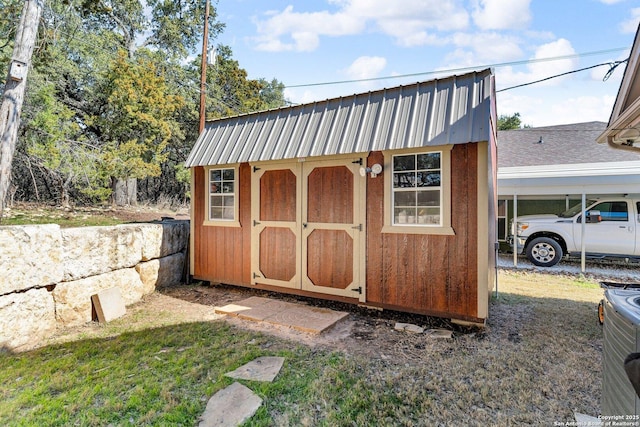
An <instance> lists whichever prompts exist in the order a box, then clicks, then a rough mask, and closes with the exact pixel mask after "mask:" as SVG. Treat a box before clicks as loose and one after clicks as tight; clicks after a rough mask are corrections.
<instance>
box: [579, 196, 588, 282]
mask: <svg viewBox="0 0 640 427" xmlns="http://www.w3.org/2000/svg"><path fill="white" fill-rule="evenodd" d="M586 208H587V195H586V194H585V193H584V192H582V222H581V223H580V235H581V237H582V238H581V240H580V268H581V269H582V270H581V271H582V272H583V273H584V272H585V270H586V266H585V255H584V249H585V246H586V245H585V236H584V233H585V231H586V229H587V228H586V226H585V224H586V223H587V218H586V216H585V214H586V212H585V209H586Z"/></svg>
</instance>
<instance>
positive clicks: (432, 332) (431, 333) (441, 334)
mask: <svg viewBox="0 0 640 427" xmlns="http://www.w3.org/2000/svg"><path fill="white" fill-rule="evenodd" d="M425 334H426V335H427V336H428V337H429V338H434V339H448V338H452V337H453V331H450V330H448V329H428V330H427V332H425Z"/></svg>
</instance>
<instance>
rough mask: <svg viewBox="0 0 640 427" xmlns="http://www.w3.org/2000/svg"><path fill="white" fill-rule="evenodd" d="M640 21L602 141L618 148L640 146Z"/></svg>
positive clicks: (599, 139) (599, 140)
mask: <svg viewBox="0 0 640 427" xmlns="http://www.w3.org/2000/svg"><path fill="white" fill-rule="evenodd" d="M639 73H640V25H639V26H638V30H637V31H636V36H635V39H634V41H633V46H632V48H631V53H630V54H629V58H628V62H627V66H626V68H625V70H624V76H623V77H622V82H621V83H620V89H619V90H618V95H617V96H616V101H615V104H614V105H613V111H612V112H611V117H610V119H609V124H608V125H607V129H606V130H605V131H604V132H603V133H602V134H601V135H600V136H599V137H598V140H597V141H598V142H599V143H608V144H609V145H611V146H613V147H615V148H622V149H628V150H636V151H637V150H640V76H639V75H638V74H639Z"/></svg>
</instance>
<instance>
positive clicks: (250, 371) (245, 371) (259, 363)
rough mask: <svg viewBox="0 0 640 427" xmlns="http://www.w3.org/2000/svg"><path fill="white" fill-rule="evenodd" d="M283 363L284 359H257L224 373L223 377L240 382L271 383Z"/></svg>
mask: <svg viewBox="0 0 640 427" xmlns="http://www.w3.org/2000/svg"><path fill="white" fill-rule="evenodd" d="M283 363H284V357H275V356H263V357H258V358H257V359H255V360H252V361H251V362H249V363H245V364H244V365H242V366H240V367H239V368H238V369H236V370H234V371H231V372H228V373H226V374H225V376H227V377H230V378H235V379H240V380H251V381H268V382H272V381H273V380H274V379H275V378H276V376H277V375H278V374H279V373H280V369H282V365H283Z"/></svg>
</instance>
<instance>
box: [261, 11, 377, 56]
mask: <svg viewBox="0 0 640 427" xmlns="http://www.w3.org/2000/svg"><path fill="white" fill-rule="evenodd" d="M269 16H270V18H269V19H267V20H264V21H255V23H256V25H257V27H258V36H257V37H256V38H255V41H256V48H257V49H258V50H266V51H281V50H296V51H312V50H315V49H316V48H317V47H318V44H319V36H320V35H328V36H344V35H349V34H357V33H359V32H361V31H362V30H363V29H364V23H363V22H361V21H360V20H358V19H357V17H354V16H350V15H347V14H344V13H334V14H332V13H329V12H327V11H322V12H311V13H308V12H304V13H299V12H295V11H294V10H293V6H287V7H286V8H285V10H283V11H282V12H273V11H272V12H269ZM283 39H285V40H284V41H283Z"/></svg>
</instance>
